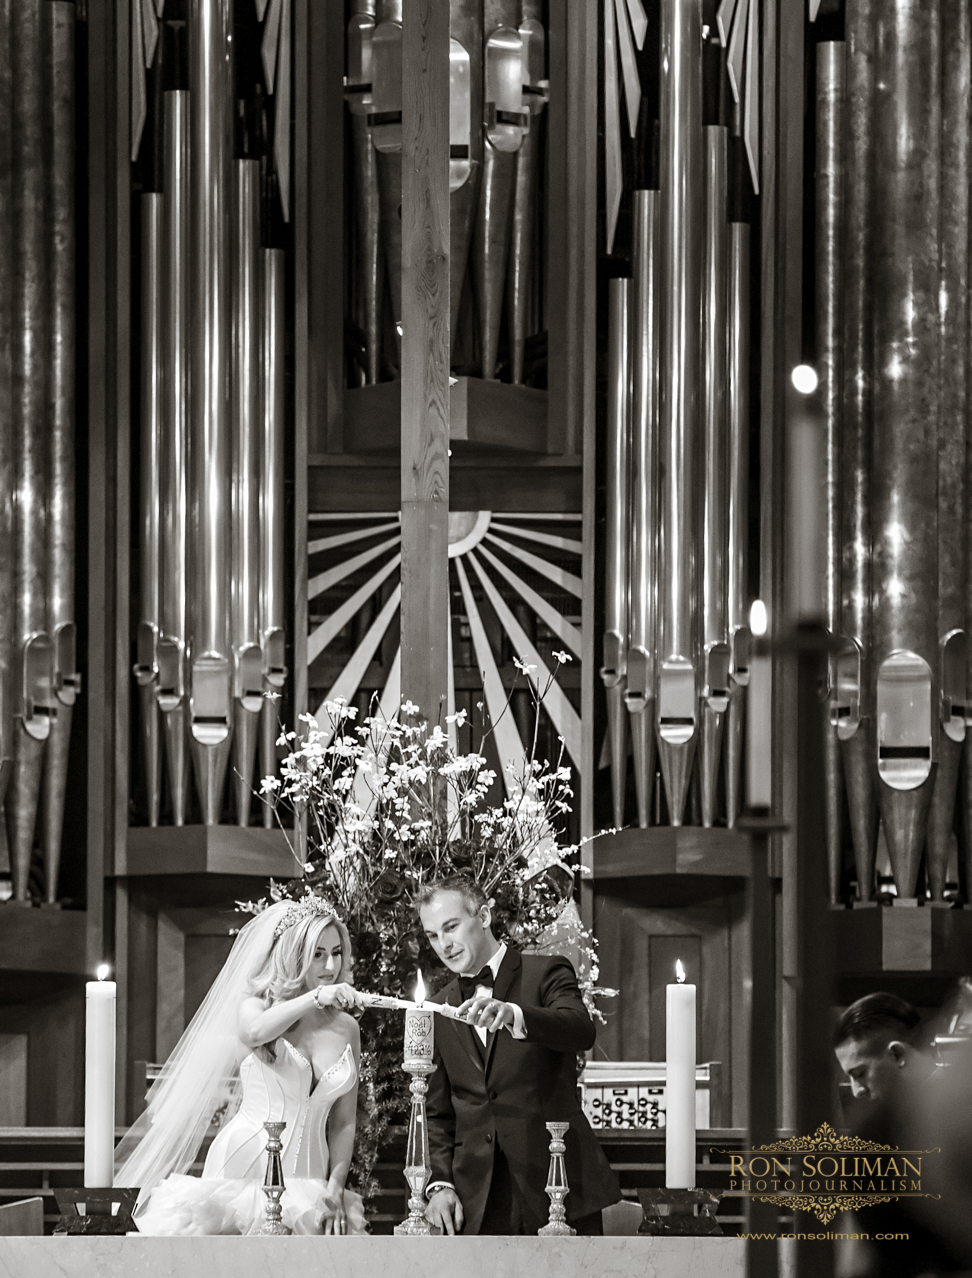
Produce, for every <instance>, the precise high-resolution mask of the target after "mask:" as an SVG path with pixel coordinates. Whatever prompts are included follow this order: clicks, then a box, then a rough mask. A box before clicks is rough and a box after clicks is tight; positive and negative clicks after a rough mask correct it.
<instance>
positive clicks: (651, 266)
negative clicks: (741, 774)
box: [624, 191, 659, 829]
mask: <svg viewBox="0 0 972 1278" xmlns="http://www.w3.org/2000/svg"><path fill="white" fill-rule="evenodd" d="M658 204H659V196H658V192H657V191H635V193H634V237H633V238H634V244H633V254H632V273H633V290H632V293H633V296H632V317H631V319H632V323H631V364H632V370H631V371H632V379H631V385H632V403H631V456H630V467H629V469H630V473H631V535H630V545H631V555H630V573H631V585H630V589H629V607H630V615H629V627H628V629H629V635H628V642H629V647H628V655H627V659H626V663H625V666H626V670H625V677H626V685H625V694H624V695H625V702H626V704H627V707H628V715H629V724H630V731H631V752H632V755H633V757H634V779H635V794H636V797H637V805H638V825H639V826H641V827H642V829H644V828H645V827H646V826H647V825H648V824H649V815H650V811H651V795H652V786H653V784H654V780H655V623H656V617H657V611H658V542H657V526H658Z"/></svg>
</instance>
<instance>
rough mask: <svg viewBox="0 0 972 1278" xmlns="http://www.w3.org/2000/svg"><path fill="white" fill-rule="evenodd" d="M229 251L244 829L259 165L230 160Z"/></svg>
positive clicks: (253, 711) (253, 669)
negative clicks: (232, 235) (233, 181)
mask: <svg viewBox="0 0 972 1278" xmlns="http://www.w3.org/2000/svg"><path fill="white" fill-rule="evenodd" d="M234 214H235V217H234V222H235V232H236V233H235V243H234V245H233V250H234V251H233V362H234V367H233V378H232V385H233V519H232V523H233V538H232V636H231V639H232V647H233V713H234V729H233V789H234V792H235V799H236V804H235V807H236V819H237V823H238V824H239V825H242V826H246V825H249V823H250V799H251V797H252V794H253V764H254V761H255V759H256V746H257V737H258V735H259V733H258V729H259V722H260V719H259V716H260V710H261V709H262V706H263V650H262V648H261V645H260V613H259V595H260V526H259V519H260V510H259V501H260V469H261V467H260V453H261V447H262V443H263V440H262V433H261V431H260V409H261V397H260V346H261V337H262V326H261V324H260V300H261V299H260V163H259V161H258V160H237V161H236V187H235V201H234Z"/></svg>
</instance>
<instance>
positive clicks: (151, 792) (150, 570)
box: [135, 193, 165, 826]
mask: <svg viewBox="0 0 972 1278" xmlns="http://www.w3.org/2000/svg"><path fill="white" fill-rule="evenodd" d="M163 203H164V200H163V197H162V196H161V195H159V194H155V193H153V194H149V195H143V196H142V204H141V212H142V282H141V283H142V326H141V327H142V333H141V340H142V346H141V356H142V367H141V383H140V390H141V403H140V418H141V437H140V441H139V464H140V478H139V523H140V528H139V552H140V553H139V590H140V620H139V623H138V632H137V638H136V654H137V660H136V663H135V682H136V683H137V685H138V696H139V719H140V724H141V733H142V765H143V769H144V777H145V793H146V799H147V807H148V823H149V825H152V826H155V825H158V823H159V810H160V806H161V798H162V736H161V724H160V722H159V718H160V711H159V708H158V697H157V692H158V676H159V623H160V599H159V595H160V582H161V577H160V570H161V557H162V543H161V537H160V535H159V534H160V526H159V520H160V513H161V508H160V500H159V495H160V493H161V472H160V465H161V449H162V416H163V400H162V396H163V386H164V372H163V358H164V357H163V351H164V346H165V340H164V333H165V319H164V314H163V307H162V273H163V270H164V263H163V258H162V246H163V233H164V232H163Z"/></svg>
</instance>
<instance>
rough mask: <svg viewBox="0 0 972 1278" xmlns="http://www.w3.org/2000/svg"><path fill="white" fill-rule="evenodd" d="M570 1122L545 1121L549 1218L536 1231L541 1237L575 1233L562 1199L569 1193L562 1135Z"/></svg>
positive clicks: (565, 1132)
mask: <svg viewBox="0 0 972 1278" xmlns="http://www.w3.org/2000/svg"><path fill="white" fill-rule="evenodd" d="M569 1127H570V1123H547V1131H548V1132H549V1133H550V1170H549V1171H548V1172H547V1197H548V1198H549V1199H550V1219H549V1220H548V1221H547V1223H546V1224H545V1225H544V1227H543V1228H542V1229H538V1230H537V1233H538V1234H539V1235H540V1237H541V1238H568V1237H570V1236H571V1235H572V1234H576V1233H577V1230H576V1229H571V1227H570V1225H568V1224H567V1208H566V1207H565V1206H564V1199H565V1198H566V1197H567V1195H568V1194H569V1193H570V1186H569V1185H568V1184H567V1168H566V1166H565V1165H564V1154H565V1153H566V1152H567V1146H566V1145H565V1144H564V1136H566V1134H567V1129H568V1128H569Z"/></svg>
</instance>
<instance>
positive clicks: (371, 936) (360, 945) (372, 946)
mask: <svg viewBox="0 0 972 1278" xmlns="http://www.w3.org/2000/svg"><path fill="white" fill-rule="evenodd" d="M355 945H356V947H357V950H358V953H359V954H360V955H361V956H362V958H371V956H372V955H373V954H377V953H378V950H379V949H380V947H381V938H380V937H379V935H378V933H377V932H359V933H358V937H357V940H356V942H355Z"/></svg>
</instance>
